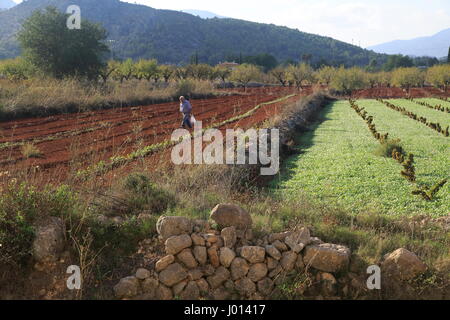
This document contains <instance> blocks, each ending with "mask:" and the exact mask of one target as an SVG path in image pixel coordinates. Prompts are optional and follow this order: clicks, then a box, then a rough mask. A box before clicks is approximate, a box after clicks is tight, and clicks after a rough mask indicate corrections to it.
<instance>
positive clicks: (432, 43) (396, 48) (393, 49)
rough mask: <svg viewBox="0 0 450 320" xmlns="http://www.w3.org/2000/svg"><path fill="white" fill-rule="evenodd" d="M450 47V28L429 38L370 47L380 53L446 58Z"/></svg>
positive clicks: (397, 41)
mask: <svg viewBox="0 0 450 320" xmlns="http://www.w3.org/2000/svg"><path fill="white" fill-rule="evenodd" d="M449 46H450V28H449V29H445V30H442V31H441V32H438V33H436V34H435V35H432V36H429V37H420V38H415V39H411V40H395V41H391V42H387V43H382V44H379V45H376V46H371V47H368V48H367V49H369V50H373V51H375V52H378V53H387V54H403V55H408V56H430V57H437V58H441V57H444V56H445V57H446V56H447V54H448V48H449Z"/></svg>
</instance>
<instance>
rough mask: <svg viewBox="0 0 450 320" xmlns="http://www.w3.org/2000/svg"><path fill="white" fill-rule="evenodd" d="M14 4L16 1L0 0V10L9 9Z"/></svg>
mask: <svg viewBox="0 0 450 320" xmlns="http://www.w3.org/2000/svg"><path fill="white" fill-rule="evenodd" d="M15 5H16V3H15V2H14V1H12V0H0V10H2V9H9V8H12V7H14V6H15Z"/></svg>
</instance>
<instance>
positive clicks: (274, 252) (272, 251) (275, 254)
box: [266, 245, 281, 260]
mask: <svg viewBox="0 0 450 320" xmlns="http://www.w3.org/2000/svg"><path fill="white" fill-rule="evenodd" d="M266 253H267V255H269V256H271V257H272V258H273V259H275V260H280V259H281V252H280V251H279V250H278V249H277V248H275V246H273V245H268V246H266Z"/></svg>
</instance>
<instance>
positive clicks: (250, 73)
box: [231, 63, 261, 88]
mask: <svg viewBox="0 0 450 320" xmlns="http://www.w3.org/2000/svg"><path fill="white" fill-rule="evenodd" d="M260 75H261V71H260V70H259V68H258V67H257V66H255V65H252V64H246V63H244V64H241V65H240V66H239V67H237V68H235V69H234V70H233V71H232V72H231V80H233V81H236V82H239V83H240V84H241V85H243V86H244V88H247V85H248V84H249V82H250V81H252V80H256V79H258V77H259V76H260Z"/></svg>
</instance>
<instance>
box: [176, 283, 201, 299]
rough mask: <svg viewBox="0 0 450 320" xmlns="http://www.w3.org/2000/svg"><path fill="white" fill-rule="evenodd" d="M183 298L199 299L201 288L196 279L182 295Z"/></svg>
mask: <svg viewBox="0 0 450 320" xmlns="http://www.w3.org/2000/svg"><path fill="white" fill-rule="evenodd" d="M180 298H181V300H198V299H199V298H200V289H199V287H198V285H197V283H196V282H195V281H190V282H189V283H188V284H187V286H186V288H185V289H184V290H183V292H182V293H181V295H180Z"/></svg>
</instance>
